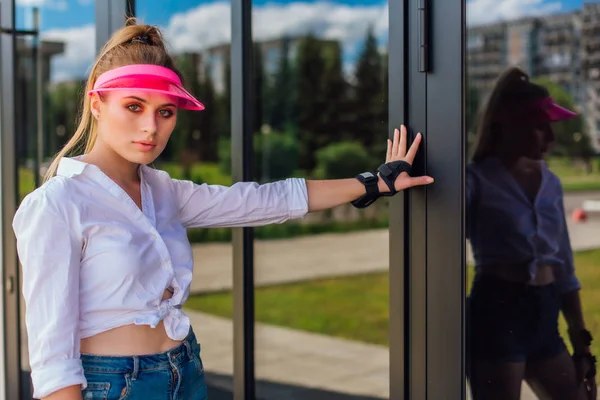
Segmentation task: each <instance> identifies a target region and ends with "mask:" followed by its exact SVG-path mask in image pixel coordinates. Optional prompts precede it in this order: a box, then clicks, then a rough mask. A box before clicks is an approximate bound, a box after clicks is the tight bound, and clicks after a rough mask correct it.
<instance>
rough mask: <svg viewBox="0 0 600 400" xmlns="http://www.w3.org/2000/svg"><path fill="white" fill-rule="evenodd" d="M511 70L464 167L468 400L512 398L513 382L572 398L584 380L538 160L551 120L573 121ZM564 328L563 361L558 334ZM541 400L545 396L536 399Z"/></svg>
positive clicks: (559, 203)
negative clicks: (470, 272)
mask: <svg viewBox="0 0 600 400" xmlns="http://www.w3.org/2000/svg"><path fill="white" fill-rule="evenodd" d="M574 116H575V114H574V113H573V112H571V111H568V110H565V109H564V108H561V107H559V106H558V105H556V104H555V103H554V102H553V100H552V98H551V97H550V96H549V94H548V92H547V90H546V89H544V88H543V87H541V86H538V85H535V84H533V83H531V82H530V81H529V78H528V76H527V75H526V74H525V73H524V72H522V71H521V70H519V69H517V68H511V69H509V70H508V71H506V72H505V73H504V74H503V75H502V76H501V77H500V78H499V80H498V82H497V84H496V87H495V88H494V90H493V92H492V94H491V95H490V98H489V100H488V103H487V104H486V106H485V108H484V109H483V110H482V113H481V114H480V121H479V124H478V134H477V136H478V137H477V143H476V145H475V148H474V152H473V159H472V162H471V163H470V164H469V166H468V168H467V235H468V238H469V240H470V242H471V246H472V249H473V256H474V259H475V271H476V272H475V279H474V282H473V287H472V290H471V293H470V295H469V299H468V311H467V323H468V330H467V332H468V333H467V350H468V376H469V382H470V386H471V391H472V394H473V398H474V399H475V400H490V399H502V400H511V399H519V398H520V392H521V383H522V381H523V379H526V380H528V381H529V382H531V385H532V387H534V388H535V389H536V390H537V391H539V392H540V393H544V398H551V399H577V398H578V394H577V393H578V391H579V389H578V387H580V386H584V385H579V384H578V380H579V382H581V380H582V379H584V378H585V377H586V376H588V377H589V376H591V375H590V373H591V374H593V371H592V368H593V365H594V360H593V358H592V357H591V355H590V348H589V346H590V341H591V336H590V334H589V332H588V331H587V330H586V329H585V323H584V320H583V315H582V311H581V303H580V299H579V289H580V283H579V281H578V279H577V277H576V276H575V271H574V266H573V255H572V252H571V246H570V242H569V235H568V232H567V226H566V220H565V215H564V209H563V195H562V189H561V183H560V181H559V179H558V178H557V177H556V176H555V175H554V174H553V173H552V172H550V170H549V169H548V166H547V165H546V164H545V162H544V161H543V156H544V154H545V153H546V152H547V150H548V146H549V145H550V144H551V142H552V141H553V140H554V134H553V132H552V129H551V127H550V123H551V122H553V121H559V120H563V119H567V118H571V117H574ZM561 311H562V313H563V315H564V317H565V319H566V321H567V323H568V327H569V336H570V341H571V344H572V345H573V348H574V355H573V357H571V356H570V355H569V353H568V351H567V348H566V347H565V344H564V342H563V339H562V338H561V337H560V335H559V332H558V318H559V312H561ZM546 396H547V397H546Z"/></svg>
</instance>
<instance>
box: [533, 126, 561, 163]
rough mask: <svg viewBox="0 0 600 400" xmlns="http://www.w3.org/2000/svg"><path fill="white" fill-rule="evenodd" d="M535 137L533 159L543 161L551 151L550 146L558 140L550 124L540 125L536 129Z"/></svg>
mask: <svg viewBox="0 0 600 400" xmlns="http://www.w3.org/2000/svg"><path fill="white" fill-rule="evenodd" d="M533 136H534V137H533V143H532V149H531V150H532V156H531V158H533V159H541V158H543V157H544V155H545V154H546V153H547V152H548V150H550V145H551V144H552V143H553V142H554V140H555V139H556V137H555V136H554V131H553V130H552V127H551V126H550V124H549V123H545V124H539V125H537V126H536V127H535V128H534V134H533Z"/></svg>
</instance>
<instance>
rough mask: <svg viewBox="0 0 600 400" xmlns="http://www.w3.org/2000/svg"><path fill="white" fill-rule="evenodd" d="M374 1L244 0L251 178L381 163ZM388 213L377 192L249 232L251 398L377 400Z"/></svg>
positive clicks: (381, 390)
mask: <svg viewBox="0 0 600 400" xmlns="http://www.w3.org/2000/svg"><path fill="white" fill-rule="evenodd" d="M387 10H388V4H387V1H385V0H380V1H379V0H378V1H358V2H352V5H349V4H348V2H343V1H334V2H325V1H314V2H299V1H291V2H283V3H281V2H280V3H269V2H266V3H265V2H263V1H254V2H253V15H252V17H253V26H254V29H253V31H254V37H253V41H254V46H255V49H254V51H255V53H254V54H255V58H254V59H255V60H256V64H255V68H254V76H255V80H254V88H255V89H254V90H255V93H256V99H257V101H256V108H255V112H254V116H255V120H254V155H255V161H256V164H255V179H256V180H257V181H259V182H263V183H264V182H270V181H275V180H278V179H283V178H286V177H289V176H296V177H304V178H309V179H319V178H327V179H334V178H347V177H349V176H353V175H355V174H357V173H360V172H364V171H367V170H372V169H373V168H374V167H376V166H378V165H379V164H380V163H381V162H382V160H383V158H384V156H383V155H384V154H385V143H386V138H387V135H388V123H387V121H388V117H387V43H388V15H387ZM387 223H388V215H387V202H386V201H382V200H379V201H378V202H377V203H375V204H374V205H372V206H371V207H369V208H367V209H365V210H363V211H358V210H357V209H355V208H353V207H352V206H351V205H346V206H343V207H339V208H337V209H334V210H331V211H328V212H321V213H315V214H310V215H308V216H307V217H306V218H305V219H303V220H294V221H288V222H286V223H284V224H281V225H271V226H267V227H261V228H257V229H256V243H255V252H256V257H255V285H256V286H255V295H256V379H257V393H258V396H260V397H261V398H265V399H278V400H282V399H295V398H303V399H304V398H306V399H331V398H336V399H375V398H388V397H389V360H388V358H389V350H388V344H389V340H388V268H389V265H388V264H389V263H388V257H389V256H388V255H389V252H388V229H387Z"/></svg>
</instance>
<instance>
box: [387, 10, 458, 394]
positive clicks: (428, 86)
mask: <svg viewBox="0 0 600 400" xmlns="http://www.w3.org/2000/svg"><path fill="white" fill-rule="evenodd" d="M409 3H411V4H410V6H409V12H408V14H409V18H408V19H409V21H408V25H409V32H408V42H409V55H408V59H409V62H408V65H409V70H408V72H407V76H408V83H407V85H408V103H409V105H408V110H409V111H408V118H407V120H408V123H409V126H410V127H411V128H412V130H413V131H414V132H413V133H416V132H417V131H421V132H423V133H424V139H425V146H424V148H423V149H422V151H421V154H420V157H419V159H418V160H417V161H416V163H415V168H416V171H415V172H417V173H419V174H422V173H427V174H429V175H431V176H433V177H434V178H435V179H436V182H435V183H434V184H433V185H431V186H429V187H427V188H417V189H412V190H411V191H410V193H409V194H408V203H409V204H408V207H407V209H408V210H409V215H408V217H407V221H408V228H407V229H408V237H409V242H410V243H409V250H408V252H409V254H408V257H407V258H406V259H407V278H406V280H407V282H408V285H407V286H406V290H407V293H408V299H409V300H408V303H409V304H408V307H407V312H408V316H407V321H408V322H407V329H406V332H407V334H408V340H407V345H408V353H407V354H408V358H407V360H406V361H407V365H408V367H407V368H408V372H407V376H408V388H407V396H406V397H405V398H407V399H415V400H417V399H419V400H420V399H435V400H437V399H464V398H465V396H466V385H465V361H464V349H465V345H464V299H465V237H464V200H463V199H464V157H463V152H464V142H465V141H464V107H463V99H464V95H463V92H464V89H463V86H464V85H463V83H464V79H465V78H464V71H463V65H464V48H463V47H464V45H463V43H464V40H463V23H464V15H465V0H443V1H434V0H416V1H409ZM424 9H425V12H424ZM424 58H425V60H424ZM424 61H425V62H424ZM422 71H423V72H422ZM396 398H400V397H392V399H396Z"/></svg>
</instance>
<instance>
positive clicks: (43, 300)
mask: <svg viewBox="0 0 600 400" xmlns="http://www.w3.org/2000/svg"><path fill="white" fill-rule="evenodd" d="M139 171H140V177H141V194H142V209H140V208H139V207H138V206H137V205H136V204H135V202H134V201H133V200H132V199H131V198H130V197H129V195H127V193H126V192H125V191H124V190H123V189H122V188H121V187H120V186H118V185H117V184H116V183H115V182H113V181H112V180H111V179H110V178H109V177H108V176H106V175H105V174H104V173H103V172H102V171H101V170H100V169H99V168H97V167H96V166H94V165H92V164H87V163H85V162H83V161H80V158H63V159H62V160H61V162H60V166H59V168H58V171H57V176H55V177H54V178H52V179H51V180H49V181H48V182H46V183H45V184H44V185H43V186H41V187H40V188H38V189H36V190H35V191H33V192H32V193H30V194H29V195H27V197H25V199H24V200H23V201H22V203H21V205H20V206H19V209H18V210H17V212H16V214H15V217H14V220H13V229H14V232H15V234H16V237H17V250H18V255H19V258H20V261H21V264H22V269H23V295H24V298H25V302H26V325H27V333H28V341H29V358H30V365H31V373H32V380H33V386H34V397H36V398H41V397H44V396H47V395H49V394H50V393H52V392H54V391H56V390H59V389H62V388H65V387H68V386H71V385H78V384H81V385H83V386H82V387H83V388H85V387H86V385H87V383H86V379H85V377H84V373H83V368H82V365H81V360H80V352H79V342H80V339H82V338H86V337H90V336H93V335H95V334H98V333H100V332H104V331H107V330H109V329H113V328H116V327H119V326H123V325H128V324H143V325H150V326H152V327H156V325H157V324H158V323H159V322H160V321H161V320H164V326H165V329H166V333H167V335H168V336H169V337H170V338H171V339H174V340H181V339H184V338H185V336H186V335H187V333H188V332H189V328H190V321H189V318H188V317H187V316H186V315H185V313H184V312H183V311H182V310H181V305H182V304H183V303H184V302H185V301H186V299H187V297H188V294H189V287H190V282H191V280H192V268H193V260H192V249H191V246H190V243H189V241H188V238H187V235H186V228H192V227H217V226H220V227H239V226H257V225H264V224H269V223H281V222H284V221H286V220H289V219H292V218H300V217H303V216H304V215H305V214H306V213H307V211H308V194H307V190H306V182H305V181H304V180H303V179H297V178H293V179H287V180H284V181H279V182H274V183H269V184H264V185H258V184H256V183H250V182H243V183H236V184H234V185H232V186H231V187H226V186H218V185H207V184H202V185H197V184H194V183H193V182H190V181H181V180H175V179H171V178H170V177H169V175H168V174H167V173H166V172H164V171H160V170H155V169H152V168H150V167H147V166H142V167H140V170H139ZM168 287H172V288H173V289H174V293H173V297H172V298H170V299H167V300H161V299H162V296H163V292H164V290H165V289H166V288H168Z"/></svg>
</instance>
